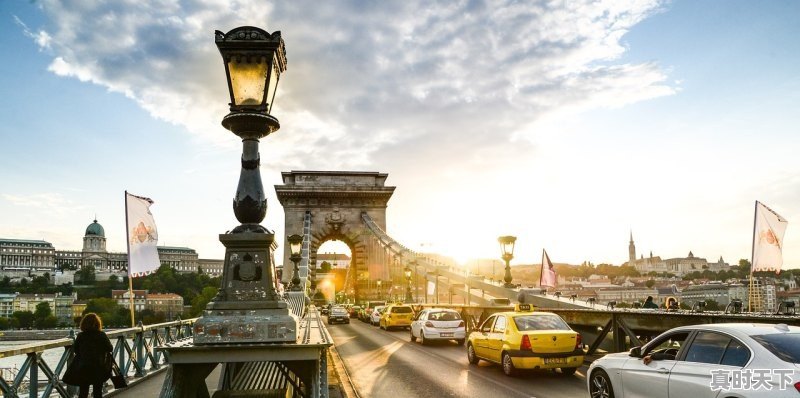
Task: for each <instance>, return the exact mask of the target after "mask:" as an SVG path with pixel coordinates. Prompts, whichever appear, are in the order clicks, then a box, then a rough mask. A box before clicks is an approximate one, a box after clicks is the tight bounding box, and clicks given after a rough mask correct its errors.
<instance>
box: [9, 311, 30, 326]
mask: <svg viewBox="0 0 800 398" xmlns="http://www.w3.org/2000/svg"><path fill="white" fill-rule="evenodd" d="M11 316H12V317H14V318H15V319H16V320H17V326H18V327H19V328H20V329H30V328H31V327H33V320H34V316H33V312H30V311H14V313H13V314H11Z"/></svg>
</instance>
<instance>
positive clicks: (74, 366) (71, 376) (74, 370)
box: [61, 355, 80, 386]
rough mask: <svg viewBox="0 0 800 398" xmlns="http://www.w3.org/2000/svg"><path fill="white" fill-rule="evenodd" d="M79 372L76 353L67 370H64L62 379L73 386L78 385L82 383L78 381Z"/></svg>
mask: <svg viewBox="0 0 800 398" xmlns="http://www.w3.org/2000/svg"><path fill="white" fill-rule="evenodd" d="M78 373H79V372H78V356H77V355H76V356H74V357H72V360H71V361H69V364H68V365H67V370H66V371H64V375H63V376H61V380H62V381H63V382H64V383H66V384H69V385H71V386H77V385H79V384H80V382H79V381H78V378H79V377H78Z"/></svg>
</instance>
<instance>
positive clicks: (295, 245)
mask: <svg viewBox="0 0 800 398" xmlns="http://www.w3.org/2000/svg"><path fill="white" fill-rule="evenodd" d="M286 240H287V241H288V242H289V250H290V253H291V255H290V256H289V260H290V261H291V262H292V264H294V268H293V270H292V284H291V285H290V286H289V290H291V291H293V292H299V291H302V290H303V287H302V286H300V269H299V267H298V265H297V264H298V263H299V262H300V260H301V259H302V257H301V256H300V250H302V249H303V237H302V236H300V235H297V234H295V235H292V236H289V237H288V238H286Z"/></svg>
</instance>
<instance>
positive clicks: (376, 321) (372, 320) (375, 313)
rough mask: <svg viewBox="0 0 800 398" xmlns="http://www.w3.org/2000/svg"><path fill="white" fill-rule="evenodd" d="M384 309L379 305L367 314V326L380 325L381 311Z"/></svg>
mask: <svg viewBox="0 0 800 398" xmlns="http://www.w3.org/2000/svg"><path fill="white" fill-rule="evenodd" d="M385 308H386V306H385V305H379V306H377V307H375V308H373V309H372V313H371V314H369V324H370V325H372V326H378V325H380V323H381V315H383V310H384V309H385Z"/></svg>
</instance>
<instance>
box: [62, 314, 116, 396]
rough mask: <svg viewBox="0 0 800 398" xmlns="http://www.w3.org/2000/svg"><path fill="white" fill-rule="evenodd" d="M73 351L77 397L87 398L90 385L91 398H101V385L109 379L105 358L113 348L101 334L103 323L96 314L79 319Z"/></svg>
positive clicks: (108, 363)
mask: <svg viewBox="0 0 800 398" xmlns="http://www.w3.org/2000/svg"><path fill="white" fill-rule="evenodd" d="M74 349H75V355H76V360H75V362H74V363H75V364H77V366H78V369H77V378H76V381H77V383H76V384H77V385H78V386H79V387H80V392H79V395H78V396H79V397H80V398H88V397H89V385H91V386H92V396H93V397H94V398H101V397H102V396H103V384H105V382H106V380H108V379H109V378H110V377H111V367H110V366H109V365H110V362H109V361H107V360H106V358H107V357H108V356H109V355H110V354H111V351H113V350H114V347H112V346H111V341H109V340H108V336H106V334H105V332H103V322H102V321H101V320H100V317H99V316H98V315H97V314H95V313H93V312H90V313H88V314H86V315H84V316H83V319H81V332H80V333H78V337H76V338H75V346H74ZM70 384H73V385H74V384H75V383H70Z"/></svg>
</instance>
